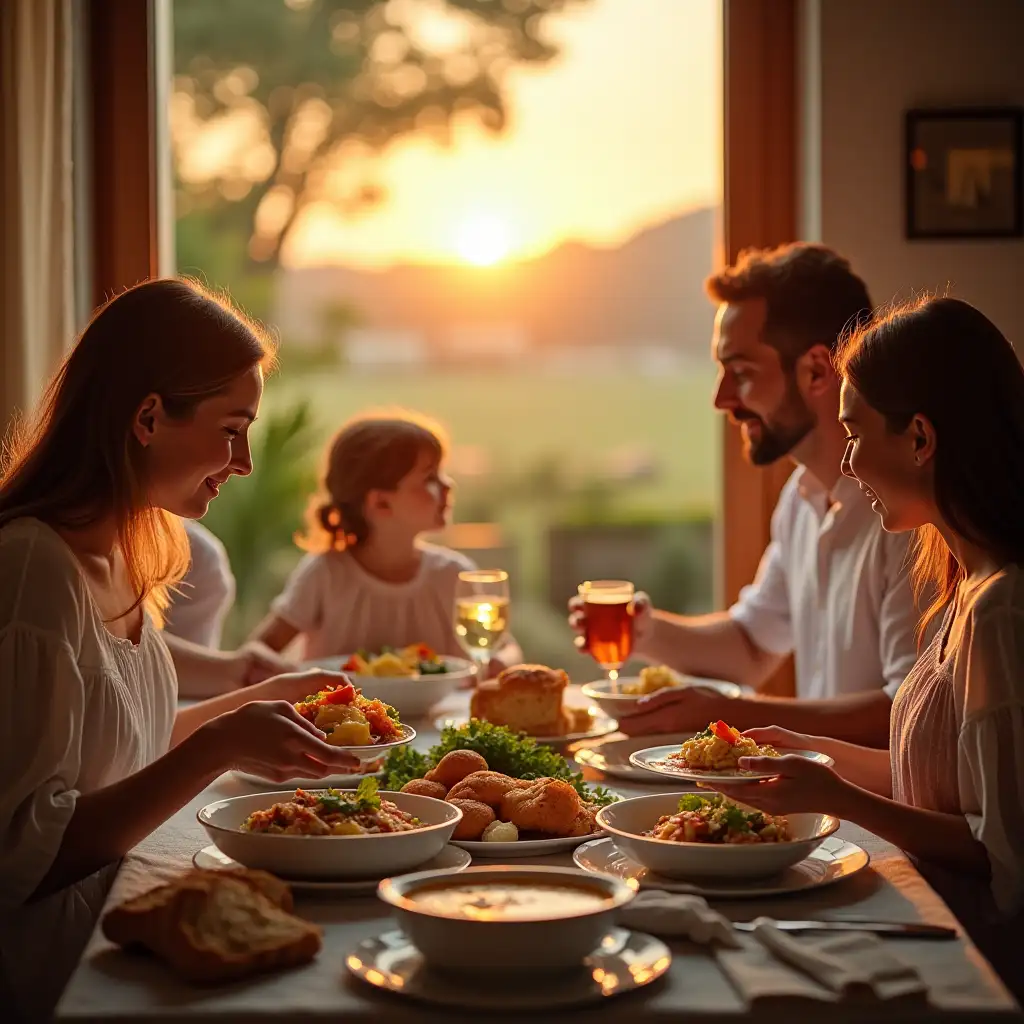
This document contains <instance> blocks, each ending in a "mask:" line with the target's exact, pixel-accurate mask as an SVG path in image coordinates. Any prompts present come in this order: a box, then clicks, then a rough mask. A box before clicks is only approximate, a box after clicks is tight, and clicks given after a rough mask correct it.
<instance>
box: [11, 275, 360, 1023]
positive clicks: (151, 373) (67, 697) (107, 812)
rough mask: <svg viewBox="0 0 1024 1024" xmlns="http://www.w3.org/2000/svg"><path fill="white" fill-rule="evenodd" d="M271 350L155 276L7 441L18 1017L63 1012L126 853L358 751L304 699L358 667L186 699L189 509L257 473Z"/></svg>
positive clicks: (99, 321)
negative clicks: (178, 675) (225, 788)
mask: <svg viewBox="0 0 1024 1024" xmlns="http://www.w3.org/2000/svg"><path fill="white" fill-rule="evenodd" d="M267 358H268V354H267V351H266V349H265V348H264V345H263V342H262V341H261V339H260V336H259V335H258V334H257V333H256V332H255V331H254V330H253V328H252V327H251V326H250V325H249V324H248V323H247V322H246V321H245V320H244V319H243V318H242V317H240V316H239V315H237V314H236V313H235V312H234V311H233V310H232V309H231V308H230V307H228V306H227V305H226V304H225V303H223V302H221V301H219V300H216V299H214V298H212V297H210V296H208V295H206V294H205V293H203V292H202V291H201V290H199V289H198V288H196V287H194V286H192V285H189V284H186V283H184V282H181V281H151V282H148V283H146V284H142V285H139V286H138V287H136V288H133V289H130V290H129V291H127V292H125V293H124V294H122V295H120V296H118V297H117V298H116V299H113V300H112V301H111V302H109V303H108V304H107V305H106V306H105V307H103V309H101V310H100V311H99V312H98V313H97V314H96V315H95V316H94V318H93V319H92V321H91V322H90V324H89V326H88V327H87V328H86V329H85V332H84V333H83V334H82V336H81V338H80V339H79V341H78V343H77V344H76V345H75V347H74V349H73V350H72V351H71V353H70V354H69V355H68V357H67V358H66V359H65V361H64V364H63V366H62V367H61V368H60V370H59V372H58V373H57V375H56V377H55V378H54V380H53V382H52V383H51V385H50V387H49V389H48V391H47V393H46V395H45V397H44V400H43V404H42V406H41V408H40V410H39V412H38V414H37V416H36V418H35V421H34V422H33V423H32V424H31V427H30V428H29V429H26V430H23V431H22V432H21V433H20V434H16V435H14V436H12V437H11V438H10V439H9V447H8V449H7V452H6V458H5V459H4V463H3V465H2V467H0V1002H2V1003H3V1005H4V1007H5V1008H6V1009H8V1010H9V1011H10V1010H13V1015H14V1017H15V1019H32V1020H35V1019H43V1018H47V1017H48V1016H49V1013H50V1011H51V1010H52V1007H53V1005H54V1004H55V1003H56V1001H57V999H58V997H59V996H60V993H61V990H62V988H63V987H64V984H65V982H66V981H67V978H68V977H69V975H70V973H71V970H72V969H73V968H74V965H75V963H76V961H77V959H78V956H79V955H80V954H81V951H82V949H83V948H84V946H85V943H86V941H87V940H88V938H89V935H90V934H91V932H92V929H93V926H94V924H95V921H96V917H97V915H98V913H99V910H100V908H101V907H102V905H103V900H104V898H105V895H106V891H107V888H108V887H109V883H110V880H111V878H112V872H113V871H114V870H116V866H117V864H116V862H117V861H118V860H119V859H120V858H121V857H123V856H124V854H125V853H127V851H128V850H130V849H131V848H132V847H133V846H135V845H136V844H137V843H138V842H139V841H140V840H142V839H143V838H144V837H145V836H146V835H148V834H149V833H150V832H152V831H153V829H155V828H156V827H157V826H158V825H160V824H161V823H162V822H163V821H164V820H166V819H167V818H169V817H170V816H171V815H172V814H174V813H175V812H176V811H178V810H179V809H180V808H181V807H182V806H184V805H185V804H186V803H187V802H188V801H189V800H191V799H192V798H193V797H194V796H196V794H198V793H199V792H200V791H201V790H202V789H204V788H205V787H206V786H207V785H209V784H210V783H211V782H212V781H213V780H214V779H215V778H216V777H217V776H218V775H220V774H221V773H222V772H224V771H226V770H228V769H229V768H233V767H237V768H244V769H246V770H248V771H254V772H257V773H259V774H262V775H266V776H268V777H271V778H278V779H286V778H294V777H296V776H305V777H309V776H310V774H311V773H312V774H313V775H316V776H317V777H321V776H323V775H326V774H330V773H331V772H332V771H337V770H339V769H342V770H343V769H345V768H348V767H351V765H352V764H353V760H352V759H351V758H350V757H348V756H346V755H344V754H343V753H341V752H340V751H338V750H337V749H336V748H333V747H331V746H329V745H328V744H327V743H326V742H324V739H323V737H322V736H321V735H320V734H319V733H318V732H317V731H316V730H315V729H314V728H312V726H311V725H310V724H309V723H308V722H307V721H306V720H305V719H304V718H303V717H302V716H301V715H299V714H298V712H297V711H296V710H295V709H294V707H293V706H292V705H291V703H289V702H290V701H295V700H299V699H301V697H302V696H303V695H304V694H306V693H309V692H310V691H311V690H316V689H317V687H318V686H319V685H320V684H321V682H322V681H326V679H328V678H329V679H331V680H332V681H337V680H338V679H340V678H343V677H341V676H338V675H334V674H328V673H313V674H310V673H298V674H294V675H284V676H277V677H276V678H271V679H268V680H267V681H265V682H263V683H260V684H257V685H255V686H252V687H250V688H249V689H247V690H239V691H235V692H234V693H231V694H225V695H224V696H221V697H217V698H214V699H213V700H209V701H205V702H203V703H201V704H197V705H195V706H194V707H191V708H188V709H187V710H184V711H181V712H180V713H178V712H177V708H176V697H177V693H176V681H175V672H174V666H173V665H172V662H171V658H170V656H169V654H168V650H167V646H166V644H165V643H164V641H163V638H162V637H161V634H160V631H159V630H158V628H157V627H158V625H159V621H160V616H161V613H162V610H163V609H164V608H165V607H166V604H167V595H166V592H167V588H168V587H169V586H171V585H172V584H173V583H174V582H175V581H176V580H177V579H179V578H180V577H181V575H182V573H183V572H184V570H185V567H186V566H187V564H188V546H187V542H186V540H185V536H184V531H183V529H182V526H181V521H180V519H179V518H178V517H179V516H183V517H190V518H198V517H200V516H202V515H204V514H205V512H206V509H207V506H208V505H209V503H210V501H211V500H212V499H213V498H214V497H215V496H216V494H217V492H218V490H219V489H220V488H221V486H222V485H223V484H224V483H225V482H226V481H227V479H228V478H229V477H230V476H232V475H235V474H243V475H244V474H246V473H249V472H250V471H251V469H252V464H251V462H250V460H249V444H248V440H247V433H248V429H249V424H250V423H252V421H253V420H254V419H255V418H256V412H257V409H258V406H259V402H260V396H261V394H262V391H263V370H262V368H263V365H264V363H265V362H266V361H267ZM192 656H194V657H196V658H202V657H204V656H205V655H203V653H202V652H201V651H198V652H197V653H194V654H193V655H192ZM247 701H250V702H252V703H245V702H247ZM243 705H244V706H243Z"/></svg>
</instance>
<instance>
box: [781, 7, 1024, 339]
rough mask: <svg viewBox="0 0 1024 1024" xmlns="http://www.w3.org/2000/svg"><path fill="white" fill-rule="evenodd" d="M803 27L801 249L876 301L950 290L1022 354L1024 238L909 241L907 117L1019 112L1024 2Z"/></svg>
mask: <svg viewBox="0 0 1024 1024" xmlns="http://www.w3.org/2000/svg"><path fill="white" fill-rule="evenodd" d="M801 28H802V40H801V49H802V71H803V81H802V83H801V84H802V89H801V93H802V96H803V98H804V109H803V111H802V121H803V134H804V148H803V153H802V161H801V165H802V172H803V179H804V189H803V193H802V195H801V212H802V219H803V224H802V228H803V234H804V237H806V238H811V239H815V240H819V241H822V242H824V243H825V244H827V245H830V246H832V247H834V248H836V249H838V250H839V251H841V252H843V253H844V254H845V255H847V256H849V257H850V259H851V260H852V261H853V263H854V265H855V267H856V268H857V269H858V271H859V272H860V273H861V274H862V275H863V276H864V277H865V279H866V280H867V282H868V284H869V286H870V288H871V293H872V296H873V297H874V299H875V301H876V302H886V301H888V300H890V299H892V298H894V297H900V296H906V295H908V294H909V293H910V291H911V290H912V289H930V290H934V289H945V288H946V287H947V285H949V286H950V287H951V289H952V293H953V294H955V295H957V296H959V297H960V298H964V299H966V300H968V301H969V302H972V303H974V304H975V305H977V306H978V307H980V308H981V309H982V310H983V311H984V312H985V313H986V314H987V315H988V316H989V317H991V318H992V320H994V321H995V322H996V324H998V326H999V327H1000V328H1001V329H1002V330H1003V332H1004V333H1005V334H1006V335H1007V336H1008V337H1009V338H1010V339H1011V340H1012V341H1013V342H1014V344H1015V345H1016V346H1017V348H1018V351H1019V352H1024V239H1011V240H999V241H956V242H931V241H914V242H909V241H907V240H906V239H905V238H904V231H903V223H904V212H903V193H904V183H903V113H904V111H905V110H907V109H909V108H913V107H929V106H931V107H942V106H963V105H979V106H981V105H999V106H1001V105H1004V104H1011V105H1024V0H805V2H804V4H803V7H802V26H801Z"/></svg>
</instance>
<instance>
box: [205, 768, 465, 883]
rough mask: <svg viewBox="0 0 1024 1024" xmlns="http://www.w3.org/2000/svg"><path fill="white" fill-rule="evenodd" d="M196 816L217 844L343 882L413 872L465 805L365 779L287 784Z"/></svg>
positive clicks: (290, 872) (293, 873) (304, 874)
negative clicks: (348, 786)
mask: <svg viewBox="0 0 1024 1024" xmlns="http://www.w3.org/2000/svg"><path fill="white" fill-rule="evenodd" d="M197 817H198V819H199V823H200V824H201V825H202V826H203V828H204V829H206V832H207V834H208V835H209V837H210V839H211V840H213V842H214V843H215V844H216V846H217V848H218V849H219V850H220V851H221V852H222V853H224V854H226V855H227V856H228V857H230V858H231V859H232V860H236V861H238V863H239V864H244V865H245V866H246V867H248V868H261V869H262V870H264V871H270V872H272V873H273V874H276V875H279V876H280V877H282V878H286V879H288V878H291V879H310V880H312V879H317V880H321V881H326V880H332V881H343V880H349V879H358V878H383V877H384V876H386V875H392V874H401V873H402V872H405V871H412V870H414V869H415V868H417V867H419V866H420V865H421V864H425V863H426V862H427V861H429V860H431V859H433V858H434V857H436V856H437V855H438V854H439V853H440V852H441V850H442V849H443V848H444V847H445V845H446V844H447V843H448V840H449V839H451V837H452V833H453V832H454V831H455V827H456V825H458V823H459V821H460V820H461V818H462V811H461V810H460V809H459V808H458V807H456V806H455V805H454V804H449V803H447V802H446V801H444V800H436V799H434V798H433V797H429V796H420V795H418V794H414V793H388V792H380V791H378V789H377V780H376V779H374V778H366V779H364V780H363V781H362V782H361V783H360V784H359V788H358V789H356V790H337V789H325V790H303V789H298V790H285V791H283V792H278V793H252V794H247V795H245V796H236V797H229V798H228V799H226V800H217V801H216V802H214V803H212V804H207V805H206V806H205V807H203V808H202V809H201V810H200V811H199V813H198V815H197Z"/></svg>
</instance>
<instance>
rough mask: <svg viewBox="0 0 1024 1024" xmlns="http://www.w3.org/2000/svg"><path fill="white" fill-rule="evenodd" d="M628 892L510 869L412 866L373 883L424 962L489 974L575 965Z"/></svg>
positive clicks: (574, 877) (584, 875)
mask: <svg viewBox="0 0 1024 1024" xmlns="http://www.w3.org/2000/svg"><path fill="white" fill-rule="evenodd" d="M634 894H635V890H634V889H633V888H632V887H631V886H629V885H627V884H626V883H625V882H623V881H621V880H619V879H617V878H612V877H611V876H610V875H595V874H591V873H589V872H585V871H577V870H575V869H573V868H550V867H514V866H508V867H505V866H502V867H475V868H474V867H471V868H468V869H467V870H466V871H463V872H460V873H459V875H458V876H455V875H452V874H450V873H448V872H444V871H419V872H416V873H415V874H411V875H403V876H401V877H399V878H385V879H384V881H383V882H381V883H380V885H379V886H378V888H377V895H378V896H379V898H380V899H382V900H383V901H384V902H385V903H387V904H389V905H390V906H391V907H392V909H393V911H394V914H395V917H396V918H397V920H398V923H399V924H400V925H401V927H402V930H403V931H404V932H405V934H406V935H407V936H408V937H409V939H410V941H411V942H412V943H413V945H414V946H416V948H417V949H418V950H419V951H420V953H422V954H423V958H424V960H425V961H426V962H427V963H428V964H429V965H430V966H431V967H437V968H442V969H453V970H454V969H458V970H464V969H472V970H474V971H487V972H491V973H494V972H503V971H509V970H531V971H556V970H565V969H567V968H571V967H576V966H578V965H579V964H580V963H581V962H582V961H583V960H584V958H586V957H587V956H588V955H589V954H591V953H593V952H594V950H595V949H597V948H598V947H599V946H600V945H601V941H602V940H603V939H604V937H605V936H606V935H607V934H608V932H609V931H610V930H611V929H612V928H613V927H614V925H615V917H616V914H617V913H618V911H619V909H620V908H621V907H623V906H625V905H626V904H627V903H628V902H629V901H630V900H631V899H632V898H633V896H634Z"/></svg>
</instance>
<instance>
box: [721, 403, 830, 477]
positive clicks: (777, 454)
mask: <svg viewBox="0 0 1024 1024" xmlns="http://www.w3.org/2000/svg"><path fill="white" fill-rule="evenodd" d="M733 418H734V419H736V420H738V421H739V422H740V423H743V421H744V420H746V421H748V422H750V421H753V422H756V423H758V424H759V425H760V427H761V431H760V434H759V435H758V436H757V437H756V438H755V437H751V435H750V434H749V433H745V434H744V439H743V440H744V445H743V453H744V455H745V456H746V457H747V459H748V461H749V462H750V463H751V464H752V465H754V466H770V465H771V464H772V463H773V462H778V460H779V459H781V458H782V457H783V456H784V455H788V454H789V453H790V452H791V451H792V450H793V449H794V448H795V447H796V446H797V445H798V444H799V443H800V442H801V441H802V440H803V439H804V438H805V437H806V436H807V435H808V434H809V433H810V432H811V431H812V430H813V429H814V428H815V427H816V426H817V420H816V419H815V416H814V413H812V412H811V410H810V409H808V408H807V405H806V403H805V402H804V400H803V399H802V398H801V397H800V395H799V394H796V393H795V392H794V391H791V392H790V394H789V395H788V396H787V399H786V404H785V405H784V406H783V408H782V409H780V410H779V413H778V416H777V418H776V420H775V422H774V423H773V424H772V425H771V426H769V425H768V424H767V423H766V422H765V421H764V420H763V419H761V417H760V416H755V415H754V414H753V413H752V412H747V411H746V410H745V409H741V410H738V411H736V412H734V413H733Z"/></svg>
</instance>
